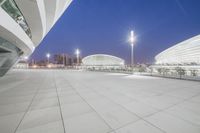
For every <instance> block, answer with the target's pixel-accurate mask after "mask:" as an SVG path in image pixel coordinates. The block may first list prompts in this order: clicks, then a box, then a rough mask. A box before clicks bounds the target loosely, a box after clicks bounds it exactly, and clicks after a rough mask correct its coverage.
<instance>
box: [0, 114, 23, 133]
mask: <svg viewBox="0 0 200 133" xmlns="http://www.w3.org/2000/svg"><path fill="white" fill-rule="evenodd" d="M23 115H24V112H22V113H17V114H11V115H5V116H0V132H1V133H14V131H15V129H16V128H17V126H18V124H19V123H20V120H21V119H22V117H23Z"/></svg>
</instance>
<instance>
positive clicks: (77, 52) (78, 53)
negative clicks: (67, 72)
mask: <svg viewBox="0 0 200 133" xmlns="http://www.w3.org/2000/svg"><path fill="white" fill-rule="evenodd" d="M75 54H76V58H77V65H78V64H79V55H80V50H79V49H76V51H75Z"/></svg>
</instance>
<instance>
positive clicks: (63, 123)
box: [53, 73, 66, 133]
mask: <svg viewBox="0 0 200 133" xmlns="http://www.w3.org/2000/svg"><path fill="white" fill-rule="evenodd" d="M53 79H54V85H55V88H56V94H57V98H58V106H59V110H60V116H61V119H62V125H63V130H64V133H66V129H65V122H64V118H63V114H62V108H61V103H60V97H59V95H58V88H57V83H56V78H55V73H53Z"/></svg>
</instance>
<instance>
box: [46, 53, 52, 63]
mask: <svg viewBox="0 0 200 133" xmlns="http://www.w3.org/2000/svg"><path fill="white" fill-rule="evenodd" d="M50 56H51V55H50V53H47V54H46V57H47V61H48V64H49V58H50Z"/></svg>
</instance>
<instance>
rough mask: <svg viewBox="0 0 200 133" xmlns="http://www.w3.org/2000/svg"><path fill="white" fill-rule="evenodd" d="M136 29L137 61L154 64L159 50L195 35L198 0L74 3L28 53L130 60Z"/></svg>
mask: <svg viewBox="0 0 200 133" xmlns="http://www.w3.org/2000/svg"><path fill="white" fill-rule="evenodd" d="M131 30H134V31H135V34H136V35H137V41H136V43H135V58H136V61H137V62H140V63H141V62H146V63H148V62H153V60H154V56H155V55H156V54H158V53H159V52H161V51H162V50H164V49H166V48H168V47H170V46H172V45H174V44H176V43H178V42H181V41H183V40H185V39H188V38H190V37H193V36H195V35H198V34H200V0H74V1H73V2H72V3H71V5H70V6H69V8H68V9H67V10H66V12H65V13H64V14H63V16H62V17H61V18H60V19H59V20H58V22H57V23H56V24H55V25H54V27H53V28H52V29H51V31H50V32H49V33H48V34H47V36H46V37H45V39H44V40H43V41H42V43H41V44H40V45H39V47H37V48H36V50H35V52H34V53H33V55H32V58H34V59H37V60H39V59H41V58H45V54H46V53H47V52H50V53H52V54H54V53H68V54H71V55H73V54H74V50H75V49H76V48H80V49H81V55H82V56H83V57H84V56H87V55H90V54H96V53H105V54H111V55H115V56H118V57H121V58H124V59H125V60H126V62H127V63H128V62H129V60H130V45H129V43H128V42H127V40H128V35H129V32H130V31H131Z"/></svg>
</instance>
